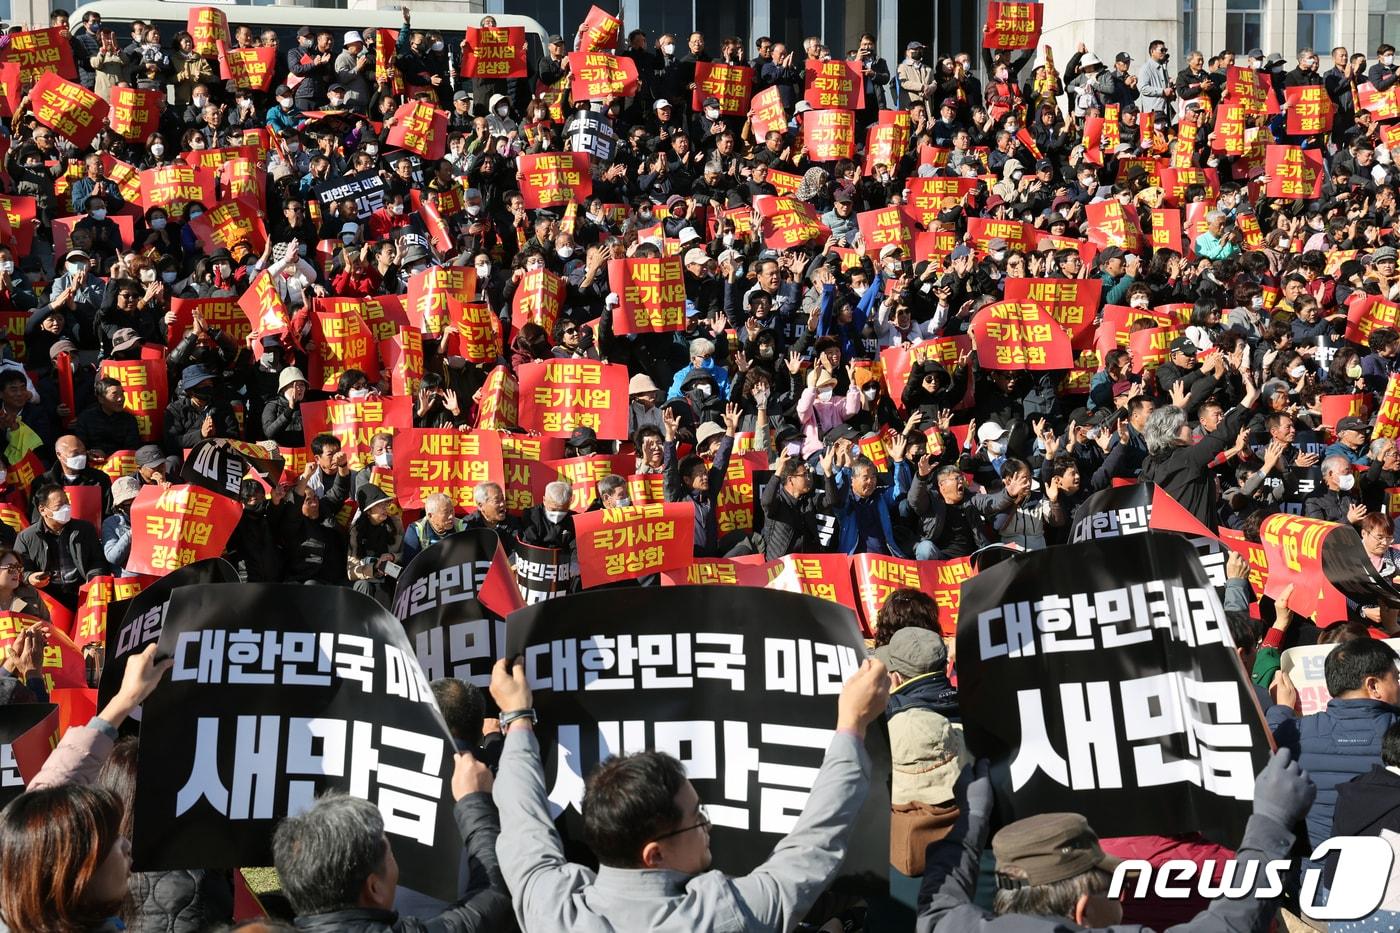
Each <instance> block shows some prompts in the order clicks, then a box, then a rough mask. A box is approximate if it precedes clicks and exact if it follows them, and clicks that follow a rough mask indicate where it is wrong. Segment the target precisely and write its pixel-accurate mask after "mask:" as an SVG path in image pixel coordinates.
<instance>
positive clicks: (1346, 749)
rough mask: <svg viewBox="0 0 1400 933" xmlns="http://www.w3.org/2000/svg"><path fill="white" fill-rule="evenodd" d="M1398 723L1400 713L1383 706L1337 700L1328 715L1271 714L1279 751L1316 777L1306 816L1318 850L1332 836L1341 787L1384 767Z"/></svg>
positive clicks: (1277, 709)
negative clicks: (1384, 744) (1388, 734)
mask: <svg viewBox="0 0 1400 933" xmlns="http://www.w3.org/2000/svg"><path fill="white" fill-rule="evenodd" d="M1397 718H1400V708H1397V707H1394V706H1391V705H1390V704H1388V703H1382V702H1381V701H1380V700H1338V699H1336V698H1333V699H1331V700H1329V701H1328V702H1327V709H1325V710H1323V711H1322V712H1320V713H1313V714H1312V715H1311V716H1304V717H1303V718H1302V719H1297V718H1295V717H1294V716H1293V715H1292V712H1291V711H1290V710H1288V709H1287V708H1286V707H1282V706H1274V707H1271V708H1270V709H1269V712H1268V720H1269V727H1270V728H1272V729H1273V730H1274V739H1275V741H1277V742H1278V744H1279V747H1280V748H1284V747H1287V748H1290V749H1292V751H1293V755H1294V757H1295V759H1296V760H1297V762H1298V765H1299V766H1300V767H1301V768H1302V769H1303V770H1305V771H1307V772H1308V774H1310V775H1312V779H1313V783H1314V784H1316V785H1317V799H1316V800H1314V801H1313V805H1312V808H1311V809H1309V810H1308V837H1309V840H1310V844H1311V845H1314V846H1316V845H1317V844H1318V843H1319V842H1322V840H1324V839H1329V838H1331V836H1332V813H1333V811H1334V810H1335V809H1336V807H1337V786H1338V785H1340V784H1344V783H1346V782H1347V781H1350V780H1351V779H1352V778H1354V777H1357V776H1358V775H1362V774H1365V773H1366V772H1368V771H1370V770H1371V768H1372V766H1374V765H1377V764H1380V760H1381V738H1382V737H1383V736H1384V735H1385V730H1386V729H1389V728H1390V726H1391V724H1392V723H1393V722H1395V720H1396V719H1397Z"/></svg>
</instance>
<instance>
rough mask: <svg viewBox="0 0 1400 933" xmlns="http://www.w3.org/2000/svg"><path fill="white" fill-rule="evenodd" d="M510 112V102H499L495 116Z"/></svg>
mask: <svg viewBox="0 0 1400 933" xmlns="http://www.w3.org/2000/svg"><path fill="white" fill-rule="evenodd" d="M509 113H510V104H501V105H500V106H499V107H497V108H496V116H498V117H504V116H507V115H508V114H509Z"/></svg>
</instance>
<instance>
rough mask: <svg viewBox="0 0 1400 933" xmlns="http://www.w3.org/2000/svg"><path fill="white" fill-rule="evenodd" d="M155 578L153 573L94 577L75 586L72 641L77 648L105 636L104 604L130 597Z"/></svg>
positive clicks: (105, 613)
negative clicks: (75, 606) (151, 574)
mask: <svg viewBox="0 0 1400 933" xmlns="http://www.w3.org/2000/svg"><path fill="white" fill-rule="evenodd" d="M154 582H155V577H149V576H134V577H105V576H104V577H93V578H92V579H91V580H89V581H87V582H86V583H84V584H83V585H82V586H81V587H80V588H79V589H78V615H77V618H76V619H75V620H74V624H73V641H74V643H75V644H77V646H78V647H79V648H81V647H83V646H84V645H88V644H99V645H100V644H104V643H105V642H106V640H107V607H108V606H109V605H111V604H112V603H114V602H121V601H123V600H127V599H131V598H132V597H133V596H135V595H136V594H137V593H140V592H141V591H142V590H143V589H145V588H146V587H148V586H150V585H151V584H152V583H154Z"/></svg>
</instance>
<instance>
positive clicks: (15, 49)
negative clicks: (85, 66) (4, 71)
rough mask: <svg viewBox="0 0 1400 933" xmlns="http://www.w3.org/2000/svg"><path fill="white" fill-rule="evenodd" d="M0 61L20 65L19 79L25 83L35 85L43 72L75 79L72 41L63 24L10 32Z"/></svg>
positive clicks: (75, 70) (75, 71) (76, 71)
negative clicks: (7, 43) (8, 40)
mask: <svg viewBox="0 0 1400 933" xmlns="http://www.w3.org/2000/svg"><path fill="white" fill-rule="evenodd" d="M0 61H3V62H6V63H11V62H12V63H14V64H16V65H19V82H20V84H22V85H26V86H27V85H31V84H34V83H35V82H37V81H38V80H39V77H40V76H41V75H44V74H55V75H58V76H59V77H62V78H69V79H72V80H74V81H76V80H77V79H78V69H77V66H76V65H75V63H74V61H73V43H72V41H71V40H70V37H69V35H68V31H67V30H66V29H64V28H63V27H62V26H51V27H49V28H48V29H28V30H25V31H24V32H17V33H14V34H12V35H11V36H10V44H9V45H8V46H6V47H5V49H4V51H0Z"/></svg>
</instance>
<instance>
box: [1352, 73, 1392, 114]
mask: <svg viewBox="0 0 1400 933" xmlns="http://www.w3.org/2000/svg"><path fill="white" fill-rule="evenodd" d="M1356 103H1357V106H1359V107H1360V108H1361V109H1362V110H1366V111H1369V112H1370V114H1371V116H1373V117H1375V118H1376V120H1377V121H1378V122H1379V121H1384V120H1393V119H1395V118H1396V117H1400V84H1392V85H1391V86H1390V87H1388V88H1387V89H1385V90H1384V91H1378V90H1376V87H1375V85H1373V84H1371V83H1370V82H1369V81H1368V82H1366V83H1364V84H1359V85H1357V86H1356Z"/></svg>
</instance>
